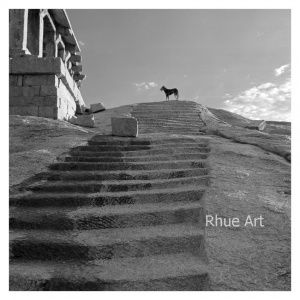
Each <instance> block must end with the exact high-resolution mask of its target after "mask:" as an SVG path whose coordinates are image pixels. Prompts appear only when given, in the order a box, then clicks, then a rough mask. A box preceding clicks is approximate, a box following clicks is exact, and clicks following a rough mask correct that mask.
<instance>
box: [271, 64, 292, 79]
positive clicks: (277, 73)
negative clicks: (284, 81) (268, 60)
mask: <svg viewBox="0 0 300 300" xmlns="http://www.w3.org/2000/svg"><path fill="white" fill-rule="evenodd" d="M289 68H290V64H287V65H283V66H281V67H279V68H278V69H275V70H274V72H275V76H277V77H278V76H280V75H281V74H283V73H285V72H286V71H288V69H289Z"/></svg>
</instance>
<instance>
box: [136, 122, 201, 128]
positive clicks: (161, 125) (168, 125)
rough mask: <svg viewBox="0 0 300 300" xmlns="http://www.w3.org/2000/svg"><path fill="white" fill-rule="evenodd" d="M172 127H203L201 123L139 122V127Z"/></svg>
mask: <svg viewBox="0 0 300 300" xmlns="http://www.w3.org/2000/svg"><path fill="white" fill-rule="evenodd" d="M149 127H151V128H161V129H164V128H174V129H176V130H177V129H199V128H202V127H203V124H194V125H191V124H167V123H161V124H157V123H153V124H149V123H141V124H139V129H141V128H149Z"/></svg>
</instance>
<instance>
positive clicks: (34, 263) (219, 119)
mask: <svg viewBox="0 0 300 300" xmlns="http://www.w3.org/2000/svg"><path fill="white" fill-rule="evenodd" d="M114 115H128V116H129V115H132V116H134V117H136V118H137V119H138V122H139V128H140V134H139V137H138V138H118V137H112V136H111V135H110V133H111V126H110V117H111V116H114ZM95 120H96V128H92V129H91V128H81V127H78V126H74V125H71V124H69V123H66V122H63V121H55V120H49V119H43V118H36V117H20V116H10V192H11V193H10V229H11V232H10V247H11V248H10V257H11V262H10V289H11V290H226V291H227V290H249V291H252V290H290V288H291V277H290V276H291V273H290V272H291V261H290V215H291V211H290V209H291V206H290V195H291V177H290V175H291V174H290V136H289V135H288V129H287V127H288V124H277V123H274V122H273V123H269V124H267V127H266V130H265V131H264V132H259V131H255V130H249V129H246V128H245V126H243V125H244V124H246V123H247V122H250V121H249V120H248V119H246V118H242V117H240V116H237V115H234V114H231V113H229V112H225V111H221V110H214V109H207V108H206V107H204V106H202V105H200V104H197V103H195V102H191V101H169V102H166V101H163V102H152V103H141V104H134V105H129V106H123V107H119V108H115V109H111V110H107V111H104V112H101V113H98V114H96V115H95ZM272 126H273V127H272ZM282 126H283V127H282ZM271 127H272V128H273V129H272V130H273V131H272V130H271ZM279 129H280V130H282V131H280V133H279V132H278V131H276V130H279ZM268 130H269V131H268ZM274 130H275V131H274ZM207 216H212V217H216V216H219V217H221V218H222V219H226V220H227V222H229V220H230V219H233V218H237V219H238V220H239V221H240V226H217V224H216V226H213V225H212V224H211V223H210V224H207V222H206V217H207ZM249 216H250V219H252V220H254V219H257V220H258V219H259V220H260V223H259V222H258V223H255V225H254V223H251V224H249V223H248V224H247V226H246V225H245V221H246V220H248V219H249Z"/></svg>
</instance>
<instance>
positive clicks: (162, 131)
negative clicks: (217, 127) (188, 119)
mask: <svg viewBox="0 0 300 300" xmlns="http://www.w3.org/2000/svg"><path fill="white" fill-rule="evenodd" d="M150 133H165V134H178V135H186V136H189V135H192V136H193V135H195V136H200V135H204V133H203V132H200V131H199V132H196V131H190V130H189V131H188V130H186V131H182V130H180V131H179V130H159V129H153V130H151V129H150V130H142V129H141V130H139V134H150Z"/></svg>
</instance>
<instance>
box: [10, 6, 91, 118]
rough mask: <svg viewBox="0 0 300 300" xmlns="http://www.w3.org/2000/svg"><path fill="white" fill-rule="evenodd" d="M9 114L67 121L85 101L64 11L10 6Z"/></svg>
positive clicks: (77, 63)
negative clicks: (12, 7) (11, 8)
mask: <svg viewBox="0 0 300 300" xmlns="http://www.w3.org/2000/svg"><path fill="white" fill-rule="evenodd" d="M9 17H10V20H9V22H10V49H9V53H10V58H9V113H10V114H11V115H22V116H39V117H45V118H53V119H60V120H69V119H70V118H71V117H72V116H74V115H75V113H76V110H83V109H84V108H85V104H84V101H83V98H82V95H81V93H80V90H79V88H80V86H81V81H82V80H83V79H84V78H85V75H82V74H81V71H82V65H79V64H80V63H81V56H80V55H78V54H77V52H78V51H80V48H79V46H78V43H77V40H76V38H75V35H74V33H73V31H72V28H71V24H70V22H69V19H68V17H67V15H66V12H65V10H47V9H34V10H31V9H30V10H28V9H27V10H26V9H25V10H24V9H13V10H10V14H9Z"/></svg>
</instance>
